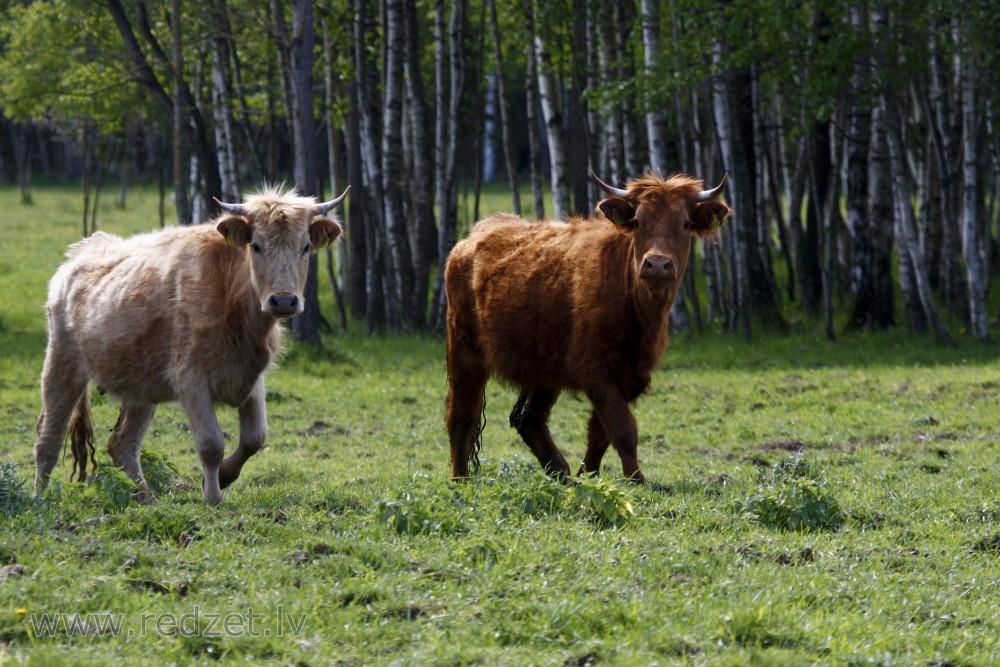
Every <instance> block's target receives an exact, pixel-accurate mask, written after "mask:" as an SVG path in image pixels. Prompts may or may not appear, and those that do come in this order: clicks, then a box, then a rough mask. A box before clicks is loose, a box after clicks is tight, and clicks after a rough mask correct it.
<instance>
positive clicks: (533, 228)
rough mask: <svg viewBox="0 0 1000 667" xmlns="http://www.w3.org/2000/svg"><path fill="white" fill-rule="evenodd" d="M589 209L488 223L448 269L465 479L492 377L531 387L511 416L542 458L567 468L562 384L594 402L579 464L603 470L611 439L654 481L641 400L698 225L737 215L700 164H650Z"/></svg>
mask: <svg viewBox="0 0 1000 667" xmlns="http://www.w3.org/2000/svg"><path fill="white" fill-rule="evenodd" d="M594 178H595V180H597V182H598V183H599V184H600V185H601V187H603V188H604V190H605V191H607V192H608V194H609V195H610V197H608V198H607V199H604V200H603V201H601V202H600V203H599V204H598V206H597V208H598V211H599V212H600V214H601V215H598V216H597V217H595V218H590V219H580V218H571V219H569V220H567V221H566V222H544V223H538V224H530V223H528V222H527V221H525V220H523V219H521V218H519V217H517V216H514V215H507V214H497V215H493V216H491V217H489V218H486V219H485V220H483V221H481V222H479V223H478V224H477V225H476V226H475V228H474V229H473V231H472V233H471V234H470V235H469V237H468V238H466V239H465V240H463V241H461V242H460V243H458V244H456V245H455V248H454V249H453V250H452V251H451V255H450V256H449V258H448V264H447V267H446V271H445V289H446V291H447V297H448V351H447V355H448V359H447V361H448V379H449V383H450V387H449V392H448V400H447V406H446V415H445V422H446V424H447V428H448V437H449V439H450V441H451V475H452V478H461V477H466V476H468V474H469V463H470V461H473V462H475V463H478V449H479V444H480V443H479V435H480V433H481V431H482V426H481V422H480V415H481V414H482V412H483V410H484V405H485V398H484V391H485V388H486V381H487V379H488V378H489V377H490V376H493V375H496V376H499V377H501V378H503V379H504V380H506V381H508V382H510V383H512V384H514V385H515V386H517V387H519V388H520V390H521V393H520V396H519V397H518V399H517V403H516V404H515V405H514V410H513V412H511V414H510V424H511V426H513V427H514V428H516V429H517V431H518V433H519V434H520V435H521V437H522V438H523V439H524V441H525V443H527V445H528V447H529V448H530V449H531V451H532V453H533V454H534V455H535V456H536V457H537V458H538V460H539V462H541V464H542V467H543V468H545V470H546V471H547V472H548V473H549V474H551V475H554V476H557V477H560V478H566V477H567V476H568V475H569V472H570V471H569V465H568V464H567V463H566V459H565V458H563V455H562V453H560V451H559V449H558V448H557V447H556V446H555V444H554V443H553V442H552V436H551V435H550V434H549V429H548V419H549V413H550V411H551V409H552V406H553V405H554V404H555V402H556V400H557V399H558V398H559V394H560V392H562V391H563V390H570V391H574V392H582V393H583V394H585V395H586V396H587V398H588V399H590V402H591V404H592V406H593V410H592V412H591V415H590V423H589V426H588V435H587V453H586V456H585V457H584V460H583V466H582V468H581V469H580V473H581V474H582V473H591V472H597V471H598V470H599V469H600V464H601V459H602V458H603V457H604V453H605V451H607V448H608V444H609V443H610V444H613V445H614V446H615V449H617V450H618V455H619V456H620V457H621V461H622V468H623V472H624V474H625V476H626V477H628V478H630V479H631V480H632V481H635V482H638V483H641V482H643V481H644V478H643V474H642V472H641V471H640V470H639V460H638V457H637V453H636V445H637V442H638V433H637V431H636V423H635V418H633V416H632V413H631V411H630V410H629V403H631V402H632V401H634V400H635V399H636V398H638V397H639V396H640V395H641V394H642V393H643V392H645V391H646V389H647V388H648V387H649V382H650V377H651V373H652V371H653V368H654V367H655V366H656V363H657V361H658V360H659V358H660V355H661V354H662V352H663V349H664V347H665V346H666V342H667V313H668V312H669V311H670V307H671V305H672V304H673V302H674V298H675V297H676V295H677V291H678V290H679V289H680V287H681V279H682V278H683V276H684V269H685V268H686V266H687V260H688V253H689V249H690V246H691V235H692V234H694V235H697V236H699V237H702V238H708V237H712V236H713V235H714V234H715V232H716V231H717V230H718V228H719V227H720V226H721V224H722V223H723V221H724V220H725V219H726V217H727V216H728V215H729V214H730V212H731V211H730V210H729V207H727V206H726V205H725V204H724V203H722V202H721V201H718V200H717V199H716V197H717V196H718V195H719V193H720V192H721V191H722V187H723V185H724V184H725V180H726V179H725V177H723V179H722V182H721V183H720V184H719V185H718V186H717V187H715V188H713V189H711V190H707V191H702V189H701V181H698V180H695V179H693V178H690V177H688V176H673V177H671V178H669V179H667V180H663V179H662V178H659V177H657V176H654V175H651V174H647V175H645V176H643V177H641V178H638V179H637V180H635V181H632V182H631V183H629V184H628V186H627V187H626V188H625V189H619V188H613V187H611V186H609V185H607V184H605V183H603V182H602V181H601V180H600V179H597V177H596V176H595V177H594Z"/></svg>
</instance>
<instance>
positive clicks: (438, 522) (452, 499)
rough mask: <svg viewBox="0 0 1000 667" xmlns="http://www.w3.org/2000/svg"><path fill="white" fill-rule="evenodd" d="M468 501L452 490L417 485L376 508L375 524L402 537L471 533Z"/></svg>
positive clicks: (385, 500) (378, 504)
mask: <svg viewBox="0 0 1000 667" xmlns="http://www.w3.org/2000/svg"><path fill="white" fill-rule="evenodd" d="M466 512H467V505H466V503H465V501H464V500H463V499H462V497H461V496H459V495H458V494H457V493H456V492H455V491H454V490H453V489H446V488H442V487H441V486H440V485H433V484H415V485H411V486H410V487H409V488H405V489H403V490H401V491H400V492H399V494H398V495H397V496H396V497H395V498H383V499H381V500H379V501H378V503H377V504H376V506H375V520H376V521H378V522H379V523H382V524H385V525H387V526H389V527H390V528H392V529H393V530H395V531H396V532H397V533H399V534H400V535H426V534H439V535H455V534H459V533H465V532H467V531H468V528H467V527H466V525H465V523H464V521H463V516H464V515H465V514H466Z"/></svg>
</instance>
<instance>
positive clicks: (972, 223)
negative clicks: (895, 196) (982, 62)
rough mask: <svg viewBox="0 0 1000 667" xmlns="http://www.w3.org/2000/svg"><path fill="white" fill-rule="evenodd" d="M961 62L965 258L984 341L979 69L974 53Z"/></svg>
mask: <svg viewBox="0 0 1000 667" xmlns="http://www.w3.org/2000/svg"><path fill="white" fill-rule="evenodd" d="M960 57H961V59H962V66H961V71H962V83H961V89H962V106H961V109H962V165H963V170H962V207H961V210H962V256H963V257H964V259H965V275H966V281H967V283H968V293H969V326H970V328H971V330H972V334H973V335H974V336H975V337H976V338H978V339H979V340H981V341H986V340H989V329H988V327H987V312H986V307H987V306H986V289H987V286H988V283H989V280H988V278H987V275H988V271H987V269H986V267H985V266H983V264H984V263H983V262H982V261H981V257H980V254H979V253H980V249H979V220H978V213H979V187H978V186H979V180H978V162H979V151H978V148H977V145H976V139H977V131H978V127H979V123H978V120H977V118H976V74H977V72H976V65H975V61H974V56H973V53H972V50H971V49H968V48H966V49H963V51H962V53H961V54H960Z"/></svg>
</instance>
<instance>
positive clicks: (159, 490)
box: [139, 449, 181, 496]
mask: <svg viewBox="0 0 1000 667" xmlns="http://www.w3.org/2000/svg"><path fill="white" fill-rule="evenodd" d="M139 462H140V464H141V465H142V474H143V476H144V477H145V478H146V485H147V486H149V490H150V491H152V492H153V494H154V495H157V496H158V495H160V494H163V493H166V492H167V491H169V490H170V489H171V488H173V486H174V482H175V481H176V478H178V477H180V474H181V473H180V471H179V470H177V466H175V465H174V463H173V461H171V460H170V459H169V458H167V457H166V456H165V455H163V454H160V453H159V452H156V451H153V450H151V449H143V450H142V452H141V453H140V454H139Z"/></svg>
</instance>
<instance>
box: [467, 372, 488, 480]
mask: <svg viewBox="0 0 1000 667" xmlns="http://www.w3.org/2000/svg"><path fill="white" fill-rule="evenodd" d="M485 429H486V391H485V389H484V390H483V412H482V414H480V415H479V423H478V424H476V430H475V431H473V433H472V445H471V446H470V447H469V464H470V465H471V466H472V473H473V474H475V475H478V474H479V450H480V449H482V448H483V431H484V430H485Z"/></svg>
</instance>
